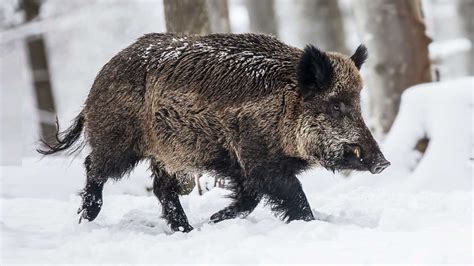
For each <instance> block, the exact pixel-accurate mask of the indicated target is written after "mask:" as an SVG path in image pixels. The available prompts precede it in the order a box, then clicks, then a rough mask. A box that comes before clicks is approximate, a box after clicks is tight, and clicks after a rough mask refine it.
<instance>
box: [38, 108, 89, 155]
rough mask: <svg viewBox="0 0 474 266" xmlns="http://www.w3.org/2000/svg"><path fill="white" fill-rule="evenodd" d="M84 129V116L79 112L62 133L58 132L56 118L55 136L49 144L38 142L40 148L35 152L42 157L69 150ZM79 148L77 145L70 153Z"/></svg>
mask: <svg viewBox="0 0 474 266" xmlns="http://www.w3.org/2000/svg"><path fill="white" fill-rule="evenodd" d="M83 127H84V115H83V113H82V112H81V113H80V114H79V115H78V116H77V117H76V118H75V119H74V123H73V124H72V125H71V126H70V127H69V128H68V129H66V130H64V131H63V132H59V123H58V119H57V117H56V134H55V135H54V139H53V140H52V141H51V142H47V141H45V140H44V139H42V140H40V143H41V146H42V147H41V148H38V149H37V150H36V151H37V152H39V153H41V154H43V155H50V154H54V153H56V152H60V151H64V150H67V149H69V148H70V147H71V146H72V145H73V144H74V143H75V142H76V141H77V140H78V139H79V138H80V137H81V133H82V129H83ZM79 148H81V146H80V145H79V146H78V147H76V148H75V149H74V150H72V151H71V153H73V152H75V151H77V150H78V149H79Z"/></svg>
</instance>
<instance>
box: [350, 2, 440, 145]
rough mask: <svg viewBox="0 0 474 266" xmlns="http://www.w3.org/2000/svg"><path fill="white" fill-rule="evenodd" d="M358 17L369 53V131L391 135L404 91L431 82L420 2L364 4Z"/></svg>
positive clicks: (357, 9) (358, 4)
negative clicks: (391, 128)
mask: <svg viewBox="0 0 474 266" xmlns="http://www.w3.org/2000/svg"><path fill="white" fill-rule="evenodd" d="M354 11H355V12H354V14H355V18H356V22H357V26H358V29H359V32H360V34H361V37H362V38H361V39H362V40H363V42H364V43H365V45H366V46H367V48H368V51H369V60H368V62H367V64H366V65H365V67H363V68H364V69H365V71H366V75H365V76H366V78H365V83H366V84H367V89H368V93H369V116H370V119H369V127H370V128H371V129H372V131H373V132H374V133H375V135H376V136H379V137H380V136H382V135H384V134H385V133H387V132H388V131H389V129H390V127H391V126H392V123H393V121H394V119H395V117H396V115H397V113H398V108H399V105H400V97H401V94H402V93H403V91H404V90H406V89H407V88H408V87H410V86H413V85H415V84H418V83H423V82H430V81H431V70H430V60H429V57H428V44H429V43H430V42H431V40H430V38H428V37H427V36H426V34H425V25H424V23H423V19H422V13H421V3H420V1H418V0H399V1H393V0H377V1H372V0H360V1H358V2H356V3H354Z"/></svg>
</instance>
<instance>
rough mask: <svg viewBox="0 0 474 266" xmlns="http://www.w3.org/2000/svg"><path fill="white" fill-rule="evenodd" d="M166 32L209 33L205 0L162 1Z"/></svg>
mask: <svg viewBox="0 0 474 266" xmlns="http://www.w3.org/2000/svg"><path fill="white" fill-rule="evenodd" d="M163 5H164V8H165V21H166V29H167V31H168V32H180V33H187V34H201V35H204V34H209V33H211V22H210V20H209V16H208V13H207V4H206V0H163Z"/></svg>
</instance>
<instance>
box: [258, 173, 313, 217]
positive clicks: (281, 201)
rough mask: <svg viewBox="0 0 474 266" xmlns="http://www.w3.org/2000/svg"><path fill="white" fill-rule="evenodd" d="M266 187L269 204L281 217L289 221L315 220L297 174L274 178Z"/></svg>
mask: <svg viewBox="0 0 474 266" xmlns="http://www.w3.org/2000/svg"><path fill="white" fill-rule="evenodd" d="M265 187H266V191H265V192H266V194H267V195H268V197H269V199H268V204H269V205H270V206H271V209H272V211H274V212H276V213H277V214H279V215H280V217H281V218H283V219H284V220H286V221H287V222H291V221H293V220H304V221H311V220H314V216H313V213H312V212H311V207H310V206H309V203H308V200H307V199H306V195H305V194H304V192H303V188H302V187H301V183H300V181H299V180H298V179H297V178H296V177H295V176H292V177H287V178H285V179H281V180H274V182H272V184H271V185H269V186H265Z"/></svg>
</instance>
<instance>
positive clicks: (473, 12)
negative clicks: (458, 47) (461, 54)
mask: <svg viewBox="0 0 474 266" xmlns="http://www.w3.org/2000/svg"><path fill="white" fill-rule="evenodd" d="M458 10H459V15H460V18H461V21H462V24H463V27H464V32H465V34H466V38H468V39H469V41H471V50H470V51H469V59H468V64H469V74H470V75H471V76H472V75H474V0H459V5H458Z"/></svg>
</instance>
